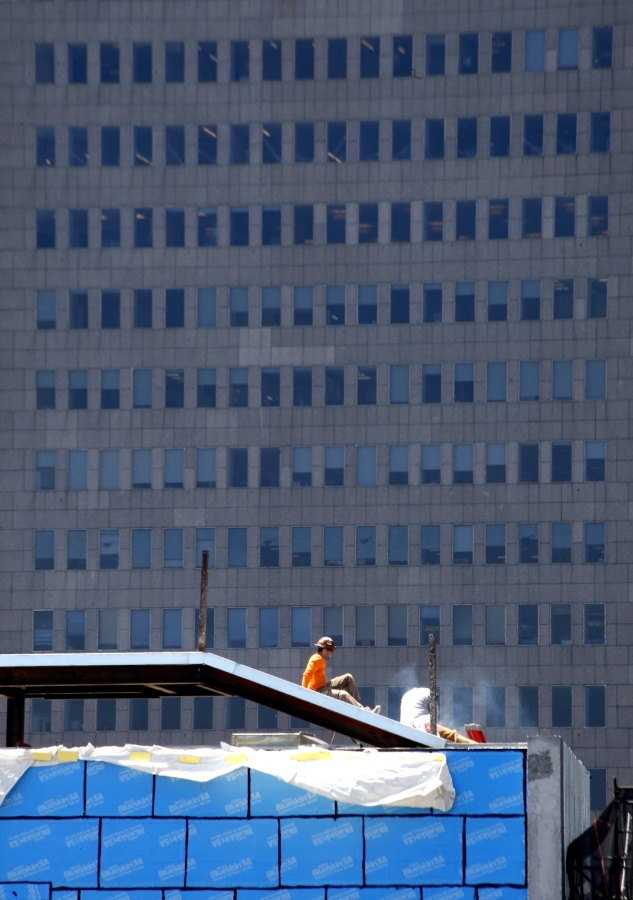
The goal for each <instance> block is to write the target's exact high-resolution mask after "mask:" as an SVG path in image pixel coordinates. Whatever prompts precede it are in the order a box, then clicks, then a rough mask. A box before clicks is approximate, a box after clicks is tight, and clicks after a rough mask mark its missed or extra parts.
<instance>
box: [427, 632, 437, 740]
mask: <svg viewBox="0 0 633 900" xmlns="http://www.w3.org/2000/svg"><path fill="white" fill-rule="evenodd" d="M429 689H430V691H431V698H430V700H431V703H430V705H431V710H430V711H431V734H437V661H436V654H435V635H434V634H433V633H431V634H430V635H429Z"/></svg>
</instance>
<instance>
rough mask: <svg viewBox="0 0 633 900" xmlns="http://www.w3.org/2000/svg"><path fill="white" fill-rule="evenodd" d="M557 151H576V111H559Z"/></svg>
mask: <svg viewBox="0 0 633 900" xmlns="http://www.w3.org/2000/svg"><path fill="white" fill-rule="evenodd" d="M556 152H557V153H562V154H569V153H575V152H576V113H559V114H558V115H557V116H556Z"/></svg>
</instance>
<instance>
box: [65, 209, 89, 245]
mask: <svg viewBox="0 0 633 900" xmlns="http://www.w3.org/2000/svg"><path fill="white" fill-rule="evenodd" d="M68 246H69V247H87V246H88V210H87V209H69V210H68Z"/></svg>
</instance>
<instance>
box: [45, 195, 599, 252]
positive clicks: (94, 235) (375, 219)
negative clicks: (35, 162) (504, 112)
mask: <svg viewBox="0 0 633 900" xmlns="http://www.w3.org/2000/svg"><path fill="white" fill-rule="evenodd" d="M482 205H483V206H484V209H483V210H481V208H480V210H479V215H478V210H477V201H476V200H457V201H456V202H455V203H454V204H453V203H452V202H451V204H450V207H451V215H450V218H449V216H448V215H447V216H446V217H445V207H446V208H447V211H448V207H449V204H448V203H444V201H442V200H431V201H424V202H422V203H420V202H413V203H411V202H408V201H397V202H391V203H386V202H385V203H359V204H352V203H349V204H346V203H327V204H301V205H294V206H292V207H290V206H288V207H286V206H283V207H282V206H262V207H254V208H251V207H248V206H231V207H216V206H205V207H198V208H197V209H196V210H187V209H185V208H184V207H177V208H176V207H173V208H167V209H165V210H163V211H162V216H161V215H159V213H158V210H154V209H152V208H150V207H142V208H141V207H138V208H135V209H133V210H128V215H129V221H127V220H126V221H123V216H122V214H121V210H120V209H116V208H107V209H106V208H103V209H101V210H98V211H97V210H94V211H93V215H92V219H93V222H92V226H93V227H91V222H90V219H91V216H90V210H88V209H69V210H67V211H66V213H65V216H62V214H61V213H59V212H58V211H57V210H55V209H37V210H35V246H36V247H37V248H38V249H52V248H55V247H56V246H57V244H58V235H57V232H58V230H59V231H60V237H59V240H60V241H62V239H63V238H64V237H65V241H66V245H67V246H68V247H71V248H77V249H85V248H87V247H89V246H91V245H92V246H95V245H100V246H101V247H106V248H118V247H121V246H132V247H138V248H147V247H154V246H165V247H185V246H193V245H197V246H198V247H218V246H230V247H248V246H251V245H254V246H259V245H261V246H265V247H272V246H279V245H281V244H295V245H306V244H310V245H312V244H315V243H326V244H348V243H350V244H351V243H358V244H376V243H378V242H379V241H380V242H381V243H385V242H391V243H396V244H408V243H411V242H417V241H418V240H422V241H431V242H432V241H443V240H456V241H462V240H472V241H474V240H477V238H478V237H479V238H480V239H481V238H482V237H483V238H487V239H488V240H491V241H492V240H508V239H509V238H510V237H512V238H547V237H576V236H577V235H578V236H579V237H580V236H581V235H582V234H586V235H587V236H588V237H603V236H607V235H608V234H609V197H608V196H606V195H604V194H600V195H591V194H590V195H589V196H587V197H578V198H577V197H571V196H566V197H547V198H545V199H544V198H542V197H526V198H523V199H522V200H520V201H519V200H513V201H512V210H511V208H510V207H511V201H510V200H509V199H508V198H507V197H506V198H503V197H501V198H497V199H494V200H488V201H487V202H482V201H480V202H479V206H480V207H481V206H482ZM290 211H292V222H285V221H284V213H285V217H286V218H290ZM155 213H156V215H155ZM511 214H512V215H511ZM95 217H96V218H97V219H98V224H97V223H95V222H94V218H95ZM58 218H63V219H64V225H65V228H59V229H58ZM192 218H194V221H193V222H191V221H190V220H191V219H192ZM155 219H156V222H155ZM583 219H584V221H585V226H584V228H582V227H581V226H580V222H581V221H582V220H583ZM128 225H129V227H128ZM445 231H446V234H445ZM482 232H483V234H482ZM511 232H512V234H511ZM64 233H65V234H64ZM220 234H221V235H222V237H221V238H220V237H219V235H220ZM417 235H419V237H418V236H417ZM95 242H96V243H95Z"/></svg>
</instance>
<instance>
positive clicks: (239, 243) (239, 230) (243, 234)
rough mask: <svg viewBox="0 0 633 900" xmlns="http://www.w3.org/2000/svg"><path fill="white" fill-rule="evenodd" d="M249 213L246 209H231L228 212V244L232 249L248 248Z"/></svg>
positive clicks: (240, 207)
mask: <svg viewBox="0 0 633 900" xmlns="http://www.w3.org/2000/svg"><path fill="white" fill-rule="evenodd" d="M248 232H249V211H248V208H247V207H242V206H239V207H235V206H234V207H231V209H230V210H229V242H230V244H231V246H232V247H248V243H249V234H248Z"/></svg>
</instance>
